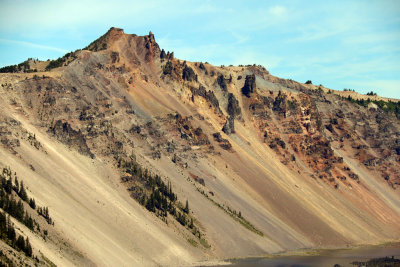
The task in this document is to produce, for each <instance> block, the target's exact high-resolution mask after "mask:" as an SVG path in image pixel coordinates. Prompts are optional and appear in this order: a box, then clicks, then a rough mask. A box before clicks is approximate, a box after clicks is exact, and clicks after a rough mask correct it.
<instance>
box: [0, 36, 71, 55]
mask: <svg viewBox="0 0 400 267" xmlns="http://www.w3.org/2000/svg"><path fill="white" fill-rule="evenodd" d="M0 42H2V43H11V44H16V45H21V46H28V47H34V48H39V49H45V50H53V51H57V52H61V53H67V52H68V50H65V49H62V48H58V47H52V46H46V45H40V44H34V43H30V42H23V41H16V40H8V39H0Z"/></svg>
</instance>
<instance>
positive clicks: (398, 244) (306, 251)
mask: <svg viewBox="0 0 400 267" xmlns="http://www.w3.org/2000/svg"><path fill="white" fill-rule="evenodd" d="M379 248H382V249H390V248H399V249H400V240H397V241H390V242H382V243H378V244H359V245H354V246H348V247H341V248H302V249H296V250H288V251H283V252H277V253H272V254H264V255H259V256H248V257H236V258H226V259H213V260H205V261H202V262H197V263H195V264H194V265H191V266H227V265H233V264H235V263H237V262H240V261H246V260H249V261H251V260H262V259H266V260H267V259H271V260H274V259H284V258H291V257H304V258H307V257H318V256H319V257H324V256H325V257H329V256H331V254H335V253H340V252H351V251H354V252H356V251H357V250H359V251H360V252H361V251H362V250H368V249H379ZM387 256H391V255H387ZM354 257H355V256H354ZM372 258H374V257H373V256H371V259H372Z"/></svg>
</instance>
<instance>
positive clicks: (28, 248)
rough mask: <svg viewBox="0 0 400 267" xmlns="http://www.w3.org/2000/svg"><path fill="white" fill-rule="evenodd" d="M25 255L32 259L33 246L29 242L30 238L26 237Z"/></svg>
mask: <svg viewBox="0 0 400 267" xmlns="http://www.w3.org/2000/svg"><path fill="white" fill-rule="evenodd" d="M25 254H26V256H28V257H32V246H31V243H30V242H29V238H28V237H26V241H25Z"/></svg>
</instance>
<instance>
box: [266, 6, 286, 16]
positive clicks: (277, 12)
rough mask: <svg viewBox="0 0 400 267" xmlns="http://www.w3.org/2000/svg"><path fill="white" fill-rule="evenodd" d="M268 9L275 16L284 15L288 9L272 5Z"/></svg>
mask: <svg viewBox="0 0 400 267" xmlns="http://www.w3.org/2000/svg"><path fill="white" fill-rule="evenodd" d="M268 11H269V13H270V14H272V15H274V16H284V15H286V13H287V9H286V8H285V7H284V6H273V7H270V8H269V9H268Z"/></svg>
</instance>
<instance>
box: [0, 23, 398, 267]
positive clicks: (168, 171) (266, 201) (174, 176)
mask: <svg viewBox="0 0 400 267" xmlns="http://www.w3.org/2000/svg"><path fill="white" fill-rule="evenodd" d="M1 72H4V73H0V84H1V87H0V90H1V91H0V92H1V94H0V105H1V113H0V140H1V145H0V150H1V153H0V167H1V168H2V170H3V171H2V172H1V173H2V175H1V178H2V189H1V190H0V193H1V194H0V196H1V199H0V200H1V201H0V207H1V208H2V209H3V210H4V212H6V213H4V214H3V213H2V214H3V215H4V216H3V217H4V220H2V218H3V217H2V216H0V228H1V229H0V233H1V236H2V241H1V242H0V245H1V250H2V252H3V253H2V254H1V257H0V259H1V260H2V262H3V263H4V262H14V263H19V262H25V263H27V264H33V263H34V262H35V261H36V263H38V264H40V265H51V264H52V263H54V264H56V265H60V266H70V265H78V266H79V265H87V266H91V265H100V266H126V265H173V266H177V265H178V266H182V265H196V264H205V262H208V263H209V262H213V261H218V260H221V259H226V258H237V257H247V256H260V255H265V254H269V253H276V252H282V251H287V250H296V249H301V248H341V247H349V246H355V245H360V244H378V243H383V242H392V241H398V240H399V239H400V224H399V222H400V194H399V193H400V191H399V190H400V189H399V187H400V137H399V134H400V123H399V122H400V121H399V118H400V115H399V110H400V104H399V102H398V101H397V100H394V99H386V98H382V97H379V96H375V95H371V96H363V95H359V94H357V93H355V92H352V91H347V92H339V91H335V90H331V89H328V88H325V87H323V86H315V85H313V84H312V83H311V82H307V83H304V84H303V83H299V82H296V81H293V80H286V79H282V78H278V77H275V76H273V75H271V74H270V73H269V72H268V71H267V70H266V69H265V68H264V67H262V66H256V65H251V66H250V65H248V66H220V67H217V66H212V65H210V64H208V63H201V62H188V61H184V60H180V59H176V58H175V57H174V54H173V53H172V52H166V51H164V50H162V49H160V47H159V45H158V44H157V42H156V40H155V37H154V35H153V34H152V33H151V32H150V34H149V35H146V36H137V35H132V34H125V33H124V31H123V30H122V29H117V28H111V29H110V30H109V31H108V32H107V33H106V34H105V35H103V36H102V37H100V38H99V39H97V40H95V41H94V42H93V43H91V44H90V45H89V46H88V47H86V48H85V49H82V50H77V51H75V52H71V53H68V54H67V55H65V56H64V57H62V58H59V59H57V60H53V61H47V62H43V61H38V60H33V59H30V60H28V61H26V62H24V63H21V64H19V65H16V66H9V67H5V68H2V69H1ZM21 181H23V185H21ZM22 188H23V189H22ZM24 192H25V193H24ZM7 214H10V215H11V216H10V219H8V220H7V219H6V218H7V217H8V216H7ZM12 229H14V235H13V234H12V231H13V230H12ZM20 237H21V238H22V241H21V238H20ZM27 238H29V246H31V253H29V246H28V242H27V241H26V240H27ZM18 240H19V241H18ZM30 254H31V255H32V256H30Z"/></svg>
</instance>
